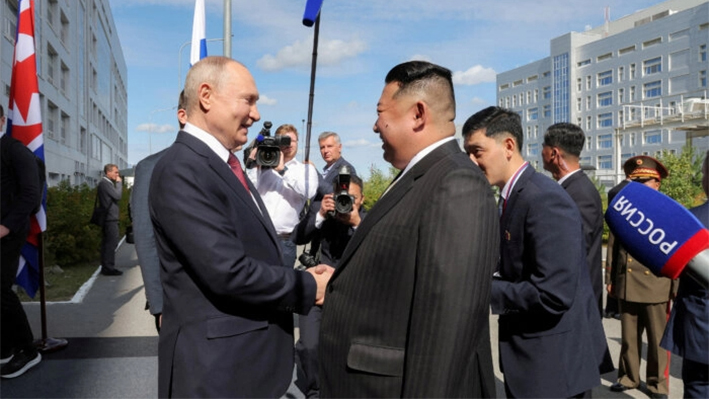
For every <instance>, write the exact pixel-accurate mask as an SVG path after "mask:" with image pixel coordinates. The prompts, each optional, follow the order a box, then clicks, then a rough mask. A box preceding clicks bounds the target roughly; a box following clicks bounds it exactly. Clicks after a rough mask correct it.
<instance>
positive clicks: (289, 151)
mask: <svg viewBox="0 0 709 399" xmlns="http://www.w3.org/2000/svg"><path fill="white" fill-rule="evenodd" d="M281 136H288V137H290V145H289V146H283V147H281V152H282V153H283V160H284V161H285V162H288V161H290V160H291V159H293V158H295V155H296V154H297V153H298V138H297V137H296V135H295V133H293V132H285V133H284V134H282V135H281Z"/></svg>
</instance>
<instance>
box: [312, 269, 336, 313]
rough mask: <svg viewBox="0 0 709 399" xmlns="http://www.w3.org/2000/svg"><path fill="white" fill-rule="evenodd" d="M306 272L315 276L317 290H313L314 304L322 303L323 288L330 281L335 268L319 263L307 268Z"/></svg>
mask: <svg viewBox="0 0 709 399" xmlns="http://www.w3.org/2000/svg"><path fill="white" fill-rule="evenodd" d="M306 272H307V273H310V274H312V275H313V277H314V278H315V283H316V284H317V286H318V288H317V291H316V292H315V304H316V305H322V304H323V303H324V302H325V288H326V287H327V283H328V281H330V278H331V277H332V274H333V273H334V272H335V268H333V267H332V266H328V265H325V264H320V265H317V266H314V267H311V268H308V269H307V270H306Z"/></svg>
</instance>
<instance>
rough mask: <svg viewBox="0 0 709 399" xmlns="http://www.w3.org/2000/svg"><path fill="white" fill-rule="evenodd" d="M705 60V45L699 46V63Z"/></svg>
mask: <svg viewBox="0 0 709 399" xmlns="http://www.w3.org/2000/svg"><path fill="white" fill-rule="evenodd" d="M706 60H707V45H706V44H702V45H701V46H699V61H706Z"/></svg>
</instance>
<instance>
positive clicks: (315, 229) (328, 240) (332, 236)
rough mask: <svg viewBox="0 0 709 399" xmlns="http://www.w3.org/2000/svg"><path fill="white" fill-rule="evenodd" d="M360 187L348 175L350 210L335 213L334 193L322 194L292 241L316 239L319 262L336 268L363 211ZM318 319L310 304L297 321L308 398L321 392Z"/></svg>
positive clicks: (359, 181)
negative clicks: (318, 208)
mask: <svg viewBox="0 0 709 399" xmlns="http://www.w3.org/2000/svg"><path fill="white" fill-rule="evenodd" d="M336 185H337V183H336ZM363 187H364V183H363V182H362V179H360V178H359V177H357V176H356V175H351V176H350V185H349V188H348V193H349V195H350V196H351V199H352V211H351V212H347V213H339V212H336V207H335V198H334V194H325V197H324V198H323V200H322V202H321V203H320V210H319V211H318V212H315V213H313V212H312V211H309V212H308V214H307V215H306V216H305V218H303V220H301V221H300V223H299V224H298V226H297V227H296V235H295V243H296V244H297V245H303V244H306V243H308V242H310V241H311V240H313V241H315V242H319V243H320V252H319V253H318V254H319V259H318V261H319V262H320V263H323V264H326V265H330V266H332V267H337V264H338V263H339V261H340V258H341V257H342V253H343V252H344V251H345V247H347V244H348V243H349V242H350V239H351V238H352V236H353V235H354V233H355V231H356V230H357V227H358V226H359V224H360V223H361V222H362V219H364V217H365V214H366V212H365V210H364V208H362V203H363V202H364V194H363V192H364V191H363ZM336 192H337V191H336ZM321 320H322V309H321V308H319V307H313V308H312V309H310V313H308V314H307V315H305V316H300V319H299V320H298V327H299V329H300V330H299V332H300V337H299V339H298V342H297V343H296V345H295V350H296V354H297V357H298V361H299V362H300V367H301V368H302V374H303V375H302V378H301V377H299V378H298V386H299V387H300V390H301V391H302V392H303V393H304V394H305V396H306V397H308V398H316V397H319V395H320V378H319V376H318V367H319V366H318V336H319V335H320V322H321Z"/></svg>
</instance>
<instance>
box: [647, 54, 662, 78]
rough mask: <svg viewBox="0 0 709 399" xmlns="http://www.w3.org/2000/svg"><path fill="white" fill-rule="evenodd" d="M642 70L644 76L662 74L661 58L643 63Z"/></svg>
mask: <svg viewBox="0 0 709 399" xmlns="http://www.w3.org/2000/svg"><path fill="white" fill-rule="evenodd" d="M643 69H644V71H645V75H652V74H653V73H659V72H662V57H655V58H651V59H649V60H645V61H643Z"/></svg>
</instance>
